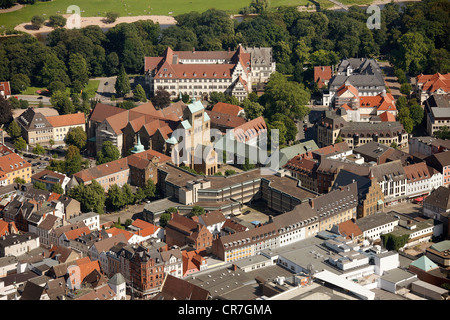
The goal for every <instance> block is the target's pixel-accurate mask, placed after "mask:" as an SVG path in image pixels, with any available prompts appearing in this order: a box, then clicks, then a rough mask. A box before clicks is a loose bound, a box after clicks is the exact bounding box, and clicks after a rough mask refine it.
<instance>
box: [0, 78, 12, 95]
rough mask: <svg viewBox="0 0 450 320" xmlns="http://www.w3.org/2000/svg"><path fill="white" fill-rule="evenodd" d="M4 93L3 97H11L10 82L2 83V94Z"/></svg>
mask: <svg viewBox="0 0 450 320" xmlns="http://www.w3.org/2000/svg"><path fill="white" fill-rule="evenodd" d="M2 91H3V92H4V94H3V95H5V96H9V95H11V86H10V85H9V81H3V82H0V92H2Z"/></svg>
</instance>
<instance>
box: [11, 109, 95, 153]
mask: <svg viewBox="0 0 450 320" xmlns="http://www.w3.org/2000/svg"><path fill="white" fill-rule="evenodd" d="M36 110H37V111H36ZM36 110H35V108H28V109H27V110H25V111H24V112H23V113H22V114H21V115H20V116H19V117H18V118H17V119H16V121H17V123H18V124H19V126H20V127H21V129H22V137H23V138H24V139H25V141H26V142H27V144H29V145H36V144H40V145H43V146H50V145H51V144H50V141H53V142H54V143H55V144H60V145H61V144H65V142H64V141H65V139H66V136H67V133H69V131H70V130H71V129H72V128H76V127H81V128H83V130H86V119H85V116H84V113H75V114H67V115H52V116H48V115H44V114H43V113H41V112H39V109H36Z"/></svg>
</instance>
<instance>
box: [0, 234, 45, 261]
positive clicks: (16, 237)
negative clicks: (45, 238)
mask: <svg viewBox="0 0 450 320" xmlns="http://www.w3.org/2000/svg"><path fill="white" fill-rule="evenodd" d="M39 245H40V242H39V237H38V235H37V234H35V233H31V232H27V233H23V234H8V235H5V236H2V237H1V238H0V257H7V256H16V257H18V256H21V255H23V254H25V253H27V252H30V251H31V250H33V249H36V248H38V247H39Z"/></svg>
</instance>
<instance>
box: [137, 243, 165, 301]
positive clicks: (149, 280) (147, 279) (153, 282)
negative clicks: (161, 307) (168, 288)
mask: <svg viewBox="0 0 450 320" xmlns="http://www.w3.org/2000/svg"><path fill="white" fill-rule="evenodd" d="M129 266H130V277H131V285H132V291H133V293H132V294H136V295H137V296H139V297H141V298H144V299H145V298H149V297H151V296H152V295H155V294H157V293H158V292H159V291H160V289H161V287H162V285H163V283H164V278H165V277H164V261H163V259H162V257H161V253H160V252H159V251H158V250H157V249H155V248H151V249H147V248H144V247H138V248H137V249H136V250H135V251H134V253H133V255H132V257H131V259H130V261H129Z"/></svg>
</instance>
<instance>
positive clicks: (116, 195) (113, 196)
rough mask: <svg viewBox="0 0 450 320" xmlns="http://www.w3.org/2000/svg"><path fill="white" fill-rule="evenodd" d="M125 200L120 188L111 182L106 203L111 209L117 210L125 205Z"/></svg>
mask: <svg viewBox="0 0 450 320" xmlns="http://www.w3.org/2000/svg"><path fill="white" fill-rule="evenodd" d="M126 202H127V200H126V199H125V197H124V194H123V192H122V190H121V189H120V188H119V186H118V185H117V184H113V185H112V186H110V187H109V189H108V194H107V196H106V205H107V206H108V207H110V208H111V209H112V210H114V211H115V210H119V209H120V208H122V207H123V206H125V205H126Z"/></svg>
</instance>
